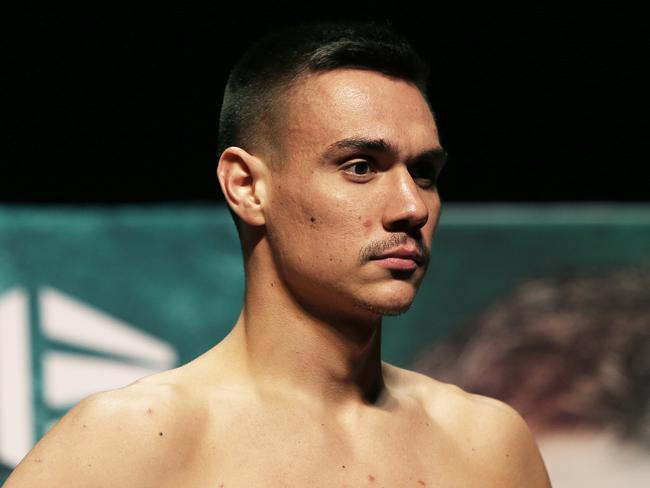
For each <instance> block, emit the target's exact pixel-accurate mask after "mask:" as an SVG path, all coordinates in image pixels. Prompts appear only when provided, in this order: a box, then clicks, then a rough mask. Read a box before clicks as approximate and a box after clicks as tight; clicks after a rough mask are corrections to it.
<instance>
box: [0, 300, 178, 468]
mask: <svg viewBox="0 0 650 488" xmlns="http://www.w3.org/2000/svg"><path fill="white" fill-rule="evenodd" d="M37 306H38V309H39V313H38V315H39V316H40V324H38V325H39V330H38V333H40V334H43V336H44V337H46V338H47V339H49V340H53V341H56V342H58V343H61V344H67V345H70V346H75V347H77V348H82V349H84V350H86V351H88V352H87V353H72V352H63V351H57V350H55V349H53V348H48V349H46V350H45V351H43V352H42V354H41V357H40V358H38V360H40V361H41V365H42V371H43V399H44V402H45V404H46V405H47V406H48V407H51V408H68V407H70V406H72V405H73V404H75V403H77V402H78V401H79V400H81V399H82V398H85V397H87V396H88V395H92V394H93V393H96V392H98V391H104V390H110V389H114V388H120V387H122V386H125V385H127V384H129V383H132V382H134V381H135V380H137V379H139V378H142V377H143V376H147V375H150V374H153V373H156V372H158V371H162V370H165V369H169V368H172V367H174V366H175V365H176V364H178V357H177V354H176V352H175V351H174V349H173V348H172V347H171V346H170V345H169V344H168V343H166V342H164V341H161V340H160V339H158V338H156V337H153V336H151V335H149V334H146V333H144V332H142V331H140V330H138V328H136V327H133V326H132V325H129V324H127V323H125V322H123V321H121V320H119V319H117V318H115V317H111V316H110V315H108V314H107V313H105V312H102V311H100V310H97V309H95V308H93V307H91V306H89V305H87V304H85V303H83V302H81V301H78V300H76V299H74V298H72V297H70V296H68V295H65V294H63V293H61V292H60V291H58V290H56V289H54V288H41V289H40V290H39V293H38V304H37ZM93 353H104V354H107V355H113V356H119V357H120V358H124V359H123V360H121V359H113V358H105V357H101V356H97V355H96V354H95V355H93ZM33 388H34V384H33V375H32V340H31V337H30V317H29V299H28V294H27V292H26V291H25V290H24V289H21V288H13V289H11V290H9V291H8V292H5V293H3V294H2V295H0V462H2V463H4V464H5V465H8V466H15V465H17V464H18V463H19V462H20V460H21V459H22V458H23V457H24V456H25V454H27V452H28V451H29V450H30V449H31V448H32V446H33V444H34V441H35V438H34V437H35V435H34V433H35V431H36V429H35V423H34V422H35V419H34V401H33ZM47 427H48V428H49V427H50V426H49V425H48V426H47Z"/></svg>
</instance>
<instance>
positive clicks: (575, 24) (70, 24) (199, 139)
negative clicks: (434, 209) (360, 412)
mask: <svg viewBox="0 0 650 488" xmlns="http://www.w3.org/2000/svg"><path fill="white" fill-rule="evenodd" d="M214 3H215V5H212V6H210V7H205V8H194V9H187V8H184V7H183V8H180V7H176V8H175V9H163V8H160V7H158V8H155V9H147V8H144V7H134V6H128V7H126V6H122V7H118V6H116V5H111V6H110V7H109V6H99V5H96V4H92V5H90V6H88V5H87V6H86V7H85V9H78V8H72V7H60V6H57V7H48V9H47V10H42V9H38V8H35V7H34V8H32V9H31V10H30V8H28V7H25V8H22V9H21V11H19V12H10V13H9V14H8V15H6V16H4V21H3V22H4V23H5V24H7V25H5V26H4V27H6V29H4V31H5V35H6V39H7V42H6V43H5V45H6V47H8V49H7V54H6V55H4V56H3V57H4V62H3V63H2V70H3V80H4V81H5V82H6V81H8V82H9V84H8V85H7V84H6V85H5V86H8V87H9V88H5V89H4V95H5V97H4V98H5V99H6V102H3V106H4V107H5V108H4V109H3V112H4V115H3V117H2V119H3V120H2V124H3V127H2V134H3V139H4V140H3V143H2V147H1V149H0V150H1V151H2V152H1V153H0V158H1V160H0V161H1V173H0V201H1V202H23V203H71V204H83V203H126V202H160V201H174V202H213V201H221V200H222V197H221V195H220V191H219V189H218V184H217V181H216V177H215V176H214V171H215V165H216V162H217V159H218V157H217V154H216V146H217V144H216V132H217V120H218V112H219V107H220V98H221V94H222V92H223V87H224V84H225V80H226V76H227V72H228V70H229V69H230V67H231V66H232V64H233V63H234V61H235V60H236V59H237V57H238V56H239V55H240V54H241V52H242V51H243V50H244V49H245V47H246V46H247V45H248V44H249V43H250V42H251V41H253V40H254V39H256V38H257V37H258V36H259V35H260V34H261V33H263V32H265V31H267V30H270V29H273V28H274V27H277V26H278V25H283V24H286V23H291V22H295V21H298V20H301V19H310V18H315V17H320V18H323V17H325V18H346V17H351V18H374V19H390V20H391V21H392V23H393V24H394V26H395V27H396V28H397V30H399V31H401V32H402V33H404V34H405V35H407V36H408V37H409V38H410V39H412V41H413V42H414V44H415V45H416V47H417V48H418V49H419V50H420V51H421V53H422V54H423V55H424V57H425V58H427V59H428V61H429V62H430V63H431V64H432V66H433V80H432V86H431V99H432V103H433V106H434V109H435V111H436V114H437V117H438V122H439V125H440V129H441V134H442V142H443V144H444V145H445V146H446V148H447V150H448V151H449V153H450V161H449V164H448V166H447V167H446V169H445V171H443V174H442V177H441V180H440V191H441V194H442V197H443V200H445V201H498V202H540V201H648V200H650V185H649V184H648V180H647V174H648V170H647V167H648V164H649V162H648V158H647V154H648V142H647V140H648V130H647V105H646V103H645V100H644V97H645V92H646V90H647V86H648V79H647V78H644V76H642V74H643V73H642V72H643V71H644V70H645V69H646V67H647V64H648V55H647V49H646V41H647V39H646V38H647V35H646V30H647V29H646V28H645V26H644V25H643V18H644V17H643V16H642V15H641V12H640V11H634V10H633V9H632V7H630V6H626V5H625V4H623V3H621V2H619V3H614V2H612V3H597V4H590V5H588V6H587V7H584V9H578V8H575V9H574V10H571V9H568V8H567V6H566V5H553V4H550V3H548V2H544V3H540V4H535V3H531V2H526V4H525V6H521V5H520V6H519V7H517V8H512V7H505V6H499V5H496V4H494V3H490V5H489V6H485V7H481V8H479V9H476V7H473V6H472V7H470V6H469V4H467V5H459V6H455V7H451V6H435V5H434V6H430V7H427V8H424V9H423V8H421V7H420V8H416V7H415V6H413V5H409V4H408V3H404V2H395V3H393V4H391V5H390V6H386V7H383V6H381V5H379V4H376V3H358V2H357V3H354V4H353V3H352V2H348V4H347V5H345V4H341V5H337V4H334V3H328V4H326V5H321V6H319V7H304V6H302V7H298V6H297V5H296V4H293V3H287V2H285V3H282V2H273V3H272V4H268V5H267V6H266V7H264V8H263V9H262V10H259V9H256V8H255V7H253V6H252V4H249V3H244V2H241V3H240V5H239V6H235V7H233V6H230V7H229V8H228V9H225V8H224V7H220V6H217V5H216V2H214ZM352 5H354V6H352Z"/></svg>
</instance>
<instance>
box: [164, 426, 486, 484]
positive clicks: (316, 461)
mask: <svg viewBox="0 0 650 488" xmlns="http://www.w3.org/2000/svg"><path fill="white" fill-rule="evenodd" d="M263 417H264V416H263ZM263 417H258V418H255V417H247V418H241V419H239V421H238V422H236V423H233V424H231V425H230V426H221V428H219V429H216V430H215V431H214V432H213V433H212V434H211V435H209V436H205V437H204V439H203V441H202V442H201V443H200V444H199V445H197V447H196V452H195V455H194V456H192V461H191V462H190V463H189V464H188V465H187V467H186V469H185V470H184V471H183V472H182V473H179V479H178V480H175V482H174V484H175V486H179V484H178V483H180V484H181V485H183V486H196V487H204V486H205V487H211V488H240V487H241V488H243V487H246V488H250V487H269V488H275V487H303V486H304V487H314V488H318V487H327V488H332V487H350V488H351V487H360V486H368V487H377V488H379V487H384V488H389V487H396V488H397V487H400V488H403V487H415V488H421V487H456V486H457V487H467V486H490V485H489V484H487V485H486V484H485V481H486V480H485V479H481V478H482V476H481V469H480V466H479V465H478V464H477V463H474V462H473V459H472V451H471V449H469V450H468V451H467V452H466V451H465V449H464V448H463V447H461V446H459V445H458V443H457V442H454V441H453V439H450V438H449V437H448V436H447V435H446V434H445V433H444V431H443V430H441V429H440V427H439V426H437V425H435V423H433V422H432V421H430V420H429V419H428V418H427V417H425V416H420V415H417V414H414V415H412V416H411V417H399V418H393V419H392V420H390V421H388V420H387V421H382V422H378V423H376V424H372V425H371V424H369V425H368V426H367V428H366V429H361V430H359V431H356V432H355V434H354V435H349V433H342V432H341V431H340V429H337V428H336V427H334V426H332V425H328V422H327V421H326V420H317V419H314V418H310V417H308V416H303V415H300V414H296V415H292V416H277V417H274V418H263ZM181 482H182V483H181Z"/></svg>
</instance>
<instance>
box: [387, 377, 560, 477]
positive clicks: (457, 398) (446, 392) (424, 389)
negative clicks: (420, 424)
mask: <svg viewBox="0 0 650 488" xmlns="http://www.w3.org/2000/svg"><path fill="white" fill-rule="evenodd" d="M399 374H400V375H402V379H403V384H404V385H407V387H408V388H409V390H410V391H412V392H414V394H415V395H417V397H418V398H419V399H420V401H421V402H422V405H423V407H424V408H425V409H426V410H427V412H428V414H429V416H430V417H431V419H432V420H433V421H434V422H435V424H436V425H438V426H439V427H440V428H441V429H442V430H443V431H444V432H445V433H446V434H447V435H448V436H449V437H450V438H451V439H452V440H453V442H454V443H455V444H457V445H459V446H461V448H463V449H465V450H466V451H467V453H468V454H469V455H470V456H471V457H472V458H473V463H474V465H477V466H481V467H482V469H484V471H485V475H486V476H487V477H491V478H493V479H494V482H495V483H496V484H495V486H502V487H509V486H513V487H514V486H528V487H540V488H541V487H550V481H549V478H548V474H547V472H546V468H545V466H544V462H543V460H542V457H541V455H540V453H539V449H538V447H537V444H536V442H535V439H534V437H533V435H532V433H531V431H530V429H529V428H528V425H527V424H526V421H525V420H524V419H523V418H522V417H521V415H519V413H518V412H517V411H516V410H515V409H513V408H512V407H510V406H509V405H507V404H506V403H504V402H501V401H499V400H496V399H493V398H488V397H485V396H481V395H476V394H472V393H468V392H466V391H464V390H462V389H461V388H459V387H458V386H455V385H452V384H449V383H443V382H440V381H437V380H435V379H433V378H430V377H429V376H425V375H422V374H419V373H416V372H413V371H408V370H404V369H401V370H400V371H399ZM485 486H491V485H489V484H487V483H486V485H485Z"/></svg>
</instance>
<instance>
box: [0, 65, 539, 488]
mask: <svg viewBox="0 0 650 488" xmlns="http://www.w3.org/2000/svg"><path fill="white" fill-rule="evenodd" d="M285 110H286V113H285V114H284V117H283V118H282V120H283V121H284V122H283V123H282V127H281V128H279V130H280V133H281V138H280V139H281V145H282V150H281V151H277V150H274V151H271V150H269V148H265V147H258V148H255V149H254V150H251V152H247V151H244V150H243V149H241V148H229V149H227V150H226V151H225V152H224V154H223V155H222V157H221V160H220V164H219V169H218V176H219V180H220V183H221V186H222V189H223V191H224V194H225V196H226V199H227V201H228V203H229V205H230V206H231V208H232V209H233V210H234V211H235V212H236V213H237V214H238V215H239V216H240V218H241V219H242V221H243V223H244V225H243V228H242V229H243V230H242V239H243V248H244V258H245V268H246V294H245V299H244V306H243V308H242V312H241V315H240V317H239V319H238V321H237V323H236V324H235V326H234V327H233V329H232V331H231V332H230V333H229V334H228V336H227V337H226V338H225V339H224V340H223V341H221V342H220V343H219V344H217V345H216V346H214V347H213V348H212V349H210V350H209V351H207V352H206V353H205V354H203V355H201V356H199V357H198V358H197V359H195V360H194V361H192V362H190V363H188V364H186V365H184V366H181V367H179V368H176V369H174V370H170V371H166V372H163V373H160V374H156V375H153V376H149V377H147V378H143V379H142V380H140V381H138V382H136V383H134V384H132V385H129V386H127V387H124V388H121V389H118V390H114V391H109V392H103V393H99V394H96V395H93V396H91V397H89V398H87V399H85V400H83V401H82V402H80V403H79V404H78V405H77V406H75V407H74V408H73V409H72V410H71V411H70V412H69V413H68V414H66V416H65V417H64V418H63V419H62V420H61V421H60V422H59V423H58V424H57V425H56V426H55V427H53V428H52V429H51V431H50V432H49V433H48V434H47V435H46V436H45V437H44V438H43V439H42V440H41V441H40V442H39V443H38V444H37V446H36V447H35V448H34V449H33V450H32V451H31V452H30V453H29V454H28V455H27V456H26V458H25V459H24V460H23V461H22V463H21V464H20V465H19V466H18V468H17V469H16V470H15V471H14V473H13V474H12V476H11V477H10V478H9V481H8V483H7V484H6V486H7V488H14V487H27V486H29V487H32V486H48V487H66V488H74V487H88V486H92V487H98V488H100V487H111V488H113V487H121V486H124V487H179V486H188V487H210V488H219V487H222V488H226V487H227V488H239V487H242V488H250V487H287V486H288V487H323V488H325V487H327V488H331V487H359V486H370V487H372V486H376V487H386V488H388V487H396V488H403V487H411V486H412V487H417V488H419V487H463V488H467V487H482V488H489V487H495V488H496V487H498V488H508V487H527V488H538V487H539V488H542V487H549V486H550V483H549V481H548V476H547V474H546V470H545V468H544V464H543V462H542V460H541V457H540V454H539V451H538V449H537V446H536V445H535V442H534V440H533V438H532V436H531V433H530V431H529V430H528V427H527V426H526V424H525V422H524V421H523V420H522V419H521V417H520V416H519V415H518V414H517V413H516V412H515V411H514V410H512V409H511V408H510V407H508V406H506V405H505V404H503V403H500V402H498V401H496V400H492V399H488V398H485V397H480V396H477V395H471V394H469V393H466V392H464V391H462V390H460V389H459V388H457V387H455V386H452V385H448V384H444V383H440V382H438V381H436V380H434V379H431V378H429V377H426V376H423V375H420V374H417V373H414V372H411V371H407V370H404V369H401V368H397V367H395V366H391V365H389V364H387V363H385V362H383V361H381V355H380V339H381V318H382V316H383V315H385V314H397V313H401V312H404V311H405V310H406V309H408V307H409V306H410V304H411V303H412V301H413V299H414V298H415V293H416V291H417V288H418V286H419V284H420V283H421V281H422V278H423V277H424V273H425V271H426V268H427V264H428V263H427V261H428V260H427V255H428V251H429V250H430V249H431V241H432V238H433V234H434V231H435V228H436V226H437V224H438V220H439V217H440V211H441V205H440V198H439V195H438V192H437V188H436V186H435V181H434V180H435V174H437V173H438V172H439V170H440V165H441V164H442V163H441V162H440V158H439V157H438V156H439V155H440V153H441V148H440V143H439V139H438V132H437V128H436V125H435V122H434V119H433V116H432V114H431V112H430V110H429V108H428V106H427V104H426V102H425V100H424V99H423V97H422V95H421V94H420V92H419V91H418V90H417V88H416V87H415V86H413V85H412V84H410V83H408V82H405V81H402V80H397V79H393V78H390V77H387V76H384V75H382V74H379V73H375V72H371V71H367V70H356V69H336V70H333V71H329V72H325V73H319V74H310V75H305V76H304V77H303V79H301V81H299V82H297V83H296V85H295V86H294V87H293V88H291V90H290V92H289V94H288V95H287V103H286V107H285ZM271 158H276V159H279V160H276V161H274V162H273V163H275V164H271V161H270V159H271ZM432 182H433V183H432ZM396 249H400V250H401V251H404V252H407V253H411V255H412V256H413V257H415V259H409V258H406V259H404V258H395V257H394V256H393V257H392V258H391V259H378V258H381V257H385V256H384V255H385V254H387V253H390V252H392V251H394V250H396Z"/></svg>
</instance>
